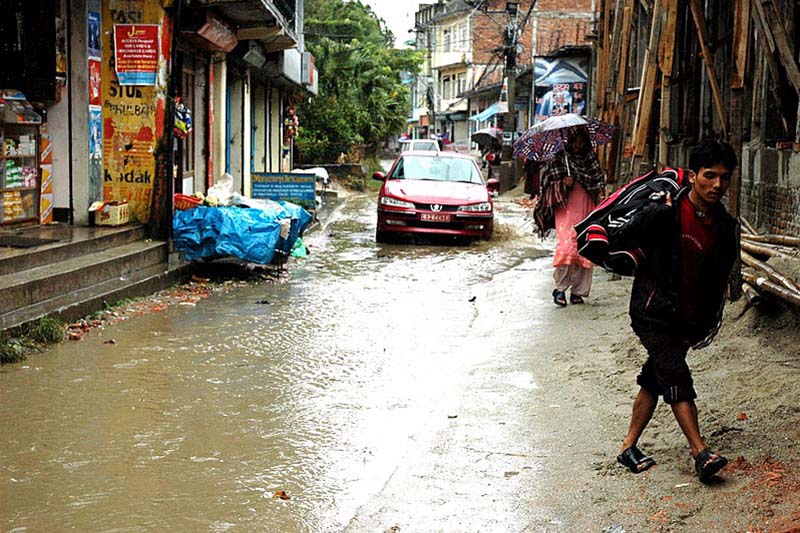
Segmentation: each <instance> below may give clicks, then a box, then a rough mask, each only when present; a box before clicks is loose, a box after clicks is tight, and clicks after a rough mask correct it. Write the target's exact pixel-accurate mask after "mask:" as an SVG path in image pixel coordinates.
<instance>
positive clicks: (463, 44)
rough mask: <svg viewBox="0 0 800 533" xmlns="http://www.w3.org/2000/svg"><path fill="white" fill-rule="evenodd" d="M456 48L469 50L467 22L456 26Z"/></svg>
mask: <svg viewBox="0 0 800 533" xmlns="http://www.w3.org/2000/svg"><path fill="white" fill-rule="evenodd" d="M458 41H459V46H458V48H459V49H461V50H463V51H464V52H467V51H469V23H467V22H464V23H462V24H461V25H459V27H458Z"/></svg>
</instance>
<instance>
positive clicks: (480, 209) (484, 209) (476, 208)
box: [458, 202, 492, 213]
mask: <svg viewBox="0 0 800 533" xmlns="http://www.w3.org/2000/svg"><path fill="white" fill-rule="evenodd" d="M458 210H459V211H461V212H464V211H471V212H473V213H491V211H492V204H491V203H489V202H481V203H479V204H472V205H462V206H461V207H459V208H458Z"/></svg>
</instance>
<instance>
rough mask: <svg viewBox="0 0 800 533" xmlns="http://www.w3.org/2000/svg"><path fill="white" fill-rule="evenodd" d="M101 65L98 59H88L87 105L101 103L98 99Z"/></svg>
mask: <svg viewBox="0 0 800 533" xmlns="http://www.w3.org/2000/svg"><path fill="white" fill-rule="evenodd" d="M101 72H102V66H101V65H100V60H99V59H90V60H89V105H102V104H101V99H100V73H101Z"/></svg>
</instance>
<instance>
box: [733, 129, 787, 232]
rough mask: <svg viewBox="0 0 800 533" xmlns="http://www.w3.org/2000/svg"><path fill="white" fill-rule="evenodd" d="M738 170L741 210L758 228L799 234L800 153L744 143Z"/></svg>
mask: <svg viewBox="0 0 800 533" xmlns="http://www.w3.org/2000/svg"><path fill="white" fill-rule="evenodd" d="M741 171H742V193H741V199H740V212H741V214H742V215H743V216H744V217H746V218H747V219H748V220H749V221H750V222H751V223H752V224H753V225H754V226H756V228H757V229H758V230H760V231H766V232H767V233H779V234H782V235H800V153H793V152H792V151H791V150H780V151H776V150H774V149H771V148H766V147H764V146H763V145H761V146H757V147H754V148H748V147H745V148H744V150H743V151H742V162H741Z"/></svg>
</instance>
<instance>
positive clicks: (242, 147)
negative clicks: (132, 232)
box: [0, 0, 316, 235]
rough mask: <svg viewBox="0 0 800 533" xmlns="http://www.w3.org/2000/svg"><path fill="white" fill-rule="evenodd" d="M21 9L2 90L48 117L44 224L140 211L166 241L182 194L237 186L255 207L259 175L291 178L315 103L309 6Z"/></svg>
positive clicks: (99, 0) (59, 2) (200, 2)
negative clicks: (101, 205)
mask: <svg viewBox="0 0 800 533" xmlns="http://www.w3.org/2000/svg"><path fill="white" fill-rule="evenodd" d="M10 3H11V4H12V5H11V9H12V10H13V11H15V15H16V16H9V17H6V20H5V21H4V22H2V23H0V25H2V30H3V31H2V32H0V62H2V63H3V64H4V65H5V66H7V68H3V69H2V73H0V88H1V89H8V90H13V91H16V92H18V93H21V94H24V95H25V97H26V98H27V101H28V102H30V103H31V104H32V107H33V109H34V110H35V111H36V112H37V113H38V114H39V115H40V116H41V117H42V126H41V132H42V142H41V143H40V147H45V146H48V147H49V148H48V150H49V153H50V154H52V155H51V159H50V160H49V162H48V164H47V165H45V164H44V162H43V163H42V165H41V169H39V170H38V171H39V172H41V174H40V178H41V179H40V182H39V189H40V191H39V194H40V195H41V213H40V214H41V215H42V216H40V217H39V221H40V222H43V223H46V222H50V221H54V220H55V221H62V222H67V223H71V224H76V225H86V224H89V222H90V216H89V207H90V205H92V204H93V203H94V202H98V201H101V202H128V203H129V204H130V210H131V214H132V218H133V219H134V220H135V221H138V222H140V223H145V224H150V225H152V226H153V227H154V229H156V232H157V233H159V234H161V235H164V234H168V226H169V224H170V217H171V213H172V194H173V193H185V194H191V193H193V192H196V191H200V192H204V191H205V190H207V188H208V187H209V186H210V185H212V184H213V183H214V181H215V180H217V179H218V178H219V176H220V175H221V174H222V173H224V172H228V173H230V174H231V175H232V176H233V177H234V185H235V187H236V188H237V190H239V191H240V192H242V193H243V194H248V193H249V192H250V190H251V181H250V176H251V174H252V172H258V171H279V170H288V169H289V168H290V167H291V153H292V134H293V133H294V132H295V131H296V126H295V125H294V119H293V118H292V117H293V115H292V111H291V107H292V105H293V103H294V102H295V100H296V99H297V98H300V97H307V96H311V95H313V94H314V93H315V91H316V89H315V84H316V80H315V73H316V69H315V68H314V66H313V58H312V57H310V56H309V54H306V53H304V47H303V38H302V19H303V0H243V1H241V2H235V3H231V2H225V1H219V0H55V1H54V0H12V1H11V2H10ZM53 51H55V52H53ZM176 118H177V119H179V123H180V124H181V127H178V123H176ZM287 118H288V119H289V120H287ZM187 119H188V124H187ZM42 152H44V150H42ZM43 161H44V160H43ZM45 199H46V200H47V202H48V205H47V208H45ZM45 213H49V216H48V217H45V216H44V215H45Z"/></svg>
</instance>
